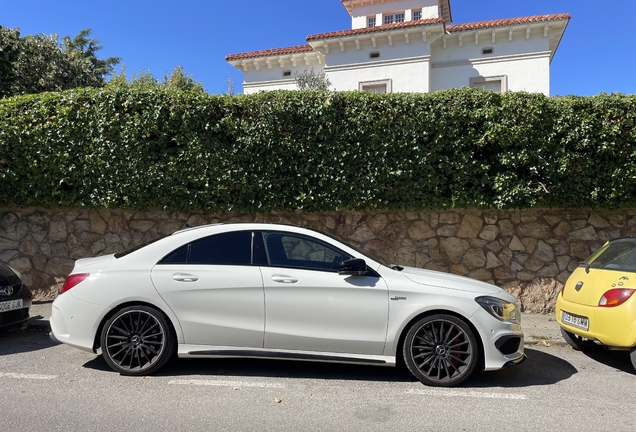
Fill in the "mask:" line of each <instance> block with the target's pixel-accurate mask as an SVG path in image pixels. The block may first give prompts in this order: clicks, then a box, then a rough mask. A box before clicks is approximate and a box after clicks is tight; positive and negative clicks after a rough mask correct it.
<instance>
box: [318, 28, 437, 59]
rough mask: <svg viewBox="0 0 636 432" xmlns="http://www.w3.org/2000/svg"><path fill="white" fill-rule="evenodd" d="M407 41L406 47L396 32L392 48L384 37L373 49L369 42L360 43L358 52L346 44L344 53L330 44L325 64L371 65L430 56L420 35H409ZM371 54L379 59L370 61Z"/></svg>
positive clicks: (351, 45) (352, 44) (352, 43)
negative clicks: (375, 54) (378, 54)
mask: <svg viewBox="0 0 636 432" xmlns="http://www.w3.org/2000/svg"><path fill="white" fill-rule="evenodd" d="M409 40H410V43H409V44H408V45H407V44H406V42H405V40H404V35H403V34H400V33H397V32H396V36H394V37H393V46H390V45H389V41H388V39H387V38H386V36H378V37H377V40H376V47H375V48H374V47H373V45H372V43H371V41H369V40H365V41H363V42H362V43H360V50H358V49H357V48H356V45H355V43H354V42H347V43H346V44H345V51H344V52H342V50H341V49H340V46H339V45H338V44H335V43H333V42H332V43H331V44H330V45H329V47H330V48H329V54H326V55H325V64H326V65H327V66H329V67H334V66H344V65H349V64H359V63H369V65H371V64H373V63H374V62H377V61H387V60H400V59H404V58H410V57H420V56H428V55H429V54H430V47H429V44H428V43H427V42H423V41H422V36H421V35H418V34H414V35H411V36H410V37H409ZM371 53H380V57H379V58H378V59H377V60H376V59H371V58H370V55H371Z"/></svg>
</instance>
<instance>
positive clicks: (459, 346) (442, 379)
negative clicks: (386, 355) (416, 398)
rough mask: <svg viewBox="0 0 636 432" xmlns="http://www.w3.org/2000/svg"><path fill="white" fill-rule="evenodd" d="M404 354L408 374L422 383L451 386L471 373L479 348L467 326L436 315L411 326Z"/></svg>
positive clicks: (446, 316) (405, 342) (452, 318)
mask: <svg viewBox="0 0 636 432" xmlns="http://www.w3.org/2000/svg"><path fill="white" fill-rule="evenodd" d="M403 355H404V362H405V363H406V366H407V368H408V369H409V371H410V372H411V373H412V374H413V376H415V378H417V379H418V380H420V381H421V382H422V383H424V384H426V385H430V386H440V387H451V386H455V385H458V384H460V383H461V382H463V381H464V380H465V379H467V378H468V377H469V376H470V375H471V374H472V373H473V371H474V370H475V366H477V362H478V360H479V349H478V347H477V341H476V339H475V336H474V334H473V331H472V330H471V328H470V327H469V326H468V324H466V323H465V322H464V321H462V320H461V319H459V318H457V317H455V316H452V315H446V314H439V315H430V316H427V317H424V318H422V319H421V320H419V321H417V322H416V323H415V324H413V326H412V327H411V328H410V329H409V331H408V333H407V334H406V338H405V340H404V346H403Z"/></svg>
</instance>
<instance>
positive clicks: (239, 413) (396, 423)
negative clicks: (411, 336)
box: [0, 331, 636, 432]
mask: <svg viewBox="0 0 636 432" xmlns="http://www.w3.org/2000/svg"><path fill="white" fill-rule="evenodd" d="M526 353H527V354H528V357H529V359H528V360H527V361H526V362H525V363H523V364H521V365H519V366H516V367H514V368H510V369H505V370H502V371H497V372H483V373H479V374H476V375H475V376H474V377H472V378H471V379H469V380H468V381H467V382H465V383H464V384H463V385H462V386H461V387H460V388H453V389H439V388H432V387H425V386H423V385H422V384H420V383H419V382H417V381H414V379H412V378H411V376H410V375H409V374H408V373H407V372H406V371H404V370H402V369H399V368H383V367H363V366H353V365H333V364H321V363H304V362H290V361H265V360H247V359H245V360H243V359H242V360H208V359H206V360H199V359H197V360H192V359H181V360H176V361H174V362H173V363H172V364H170V365H169V366H168V367H167V368H166V369H164V370H162V372H161V373H160V374H158V375H155V376H152V377H144V378H130V377H123V376H120V375H118V374H116V373H114V372H112V371H111V370H110V369H109V368H108V366H107V365H106V363H105V362H104V361H103V360H102V358H101V357H99V356H96V355H93V354H91V353H85V352H82V351H79V350H76V349H74V348H71V347H68V346H65V345H58V344H55V343H53V342H51V341H50V339H49V338H48V336H47V334H46V333H44V332H41V331H17V332H10V333H7V332H0V431H11V432H13V431H16V432H17V431H114V430H122V431H135V432H137V431H158V430H171V431H181V430H183V431H189V430H193V431H199V430H201V431H204V430H214V431H216V430H222V431H232V430H238V431H276V430H285V431H350V430H357V431H376V430H378V431H379V430H381V431H387V430H391V431H533V432H534V431H543V430H554V431H577V432H579V431H595V432H596V431H606V430H612V431H630V432H631V431H634V430H636V412H635V410H634V406H636V373H635V372H634V370H633V369H632V365H631V363H630V361H629V355H628V354H627V353H625V352H601V353H596V354H589V355H587V354H583V353H581V352H577V351H573V350H571V349H570V348H566V347H560V346H550V347H539V346H533V347H528V348H527V349H526Z"/></svg>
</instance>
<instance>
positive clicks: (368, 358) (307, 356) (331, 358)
mask: <svg viewBox="0 0 636 432" xmlns="http://www.w3.org/2000/svg"><path fill="white" fill-rule="evenodd" d="M178 355H179V357H181V358H187V357H199V358H260V359H274V360H276V359H278V360H298V361H315V362H328V363H349V364H361V365H375V366H395V357H390V356H375V355H360V356H356V355H351V354H342V353H326V352H307V351H284V350H265V349H253V348H252V349H249V348H246V349H241V348H236V347H207V346H201V345H179V348H178Z"/></svg>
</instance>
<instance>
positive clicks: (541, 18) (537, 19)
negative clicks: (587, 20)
mask: <svg viewBox="0 0 636 432" xmlns="http://www.w3.org/2000/svg"><path fill="white" fill-rule="evenodd" d="M570 18H571V17H570V14H552V15H536V16H529V17H522V18H507V19H499V20H492V21H480V22H473V23H466V24H452V25H447V26H446V31H448V32H449V33H453V32H462V31H470V30H481V29H488V28H494V27H509V26H515V25H523V24H533V23H541V22H548V21H560V20H564V19H567V20H569V19H570Z"/></svg>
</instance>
